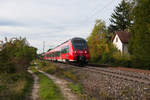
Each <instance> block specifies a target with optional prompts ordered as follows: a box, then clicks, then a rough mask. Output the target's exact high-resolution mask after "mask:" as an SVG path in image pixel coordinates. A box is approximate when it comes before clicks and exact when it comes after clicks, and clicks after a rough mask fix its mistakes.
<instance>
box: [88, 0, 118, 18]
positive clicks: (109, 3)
mask: <svg viewBox="0 0 150 100" xmlns="http://www.w3.org/2000/svg"><path fill="white" fill-rule="evenodd" d="M113 1H114V0H111V1H110V2H108V3H107V4H106V5H104V6H102V7H101V8H100V9H98V10H95V11H94V13H93V14H92V15H90V16H89V17H87V20H88V19H90V18H92V17H93V16H95V15H96V13H98V12H103V11H105V10H106V8H108V7H109V6H110V5H111V4H113ZM116 1H118V0H116Z"/></svg>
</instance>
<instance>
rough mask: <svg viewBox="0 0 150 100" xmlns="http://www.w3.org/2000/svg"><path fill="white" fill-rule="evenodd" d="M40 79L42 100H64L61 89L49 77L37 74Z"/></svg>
mask: <svg viewBox="0 0 150 100" xmlns="http://www.w3.org/2000/svg"><path fill="white" fill-rule="evenodd" d="M36 74H37V75H38V77H39V83H40V89H39V96H40V99H41V100H64V96H63V95H62V93H61V91H60V89H59V88H58V87H57V86H56V85H55V84H54V83H53V81H52V80H50V79H49V78H48V77H47V76H45V75H43V74H41V73H40V72H36Z"/></svg>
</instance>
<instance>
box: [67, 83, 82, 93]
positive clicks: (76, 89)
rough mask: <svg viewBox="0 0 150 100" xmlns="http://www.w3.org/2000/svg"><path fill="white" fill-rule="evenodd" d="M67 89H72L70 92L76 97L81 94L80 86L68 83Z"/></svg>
mask: <svg viewBox="0 0 150 100" xmlns="http://www.w3.org/2000/svg"><path fill="white" fill-rule="evenodd" d="M69 87H70V88H71V89H72V91H73V92H74V93H76V94H78V95H81V94H82V93H83V89H82V85H81V84H74V83H72V82H70V83H69Z"/></svg>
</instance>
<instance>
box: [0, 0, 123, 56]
mask: <svg viewBox="0 0 150 100" xmlns="http://www.w3.org/2000/svg"><path fill="white" fill-rule="evenodd" d="M120 2H121V0H0V40H4V38H5V37H7V38H8V39H10V38H12V37H20V36H21V37H23V38H26V39H27V40H28V42H29V43H30V45H31V46H34V47H36V48H38V53H42V52H43V44H45V48H44V51H47V50H48V49H49V48H54V47H55V46H57V45H59V44H61V43H62V42H65V41H66V40H68V39H71V38H73V37H82V38H85V39H86V38H87V37H88V36H89V35H90V33H91V31H92V29H93V27H94V24H95V20H96V19H101V20H104V21H105V22H106V25H107V26H108V25H109V24H110V21H109V18H110V16H111V14H112V13H113V10H114V9H115V7H116V6H117V5H118V3H120Z"/></svg>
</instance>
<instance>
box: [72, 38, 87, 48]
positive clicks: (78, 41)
mask: <svg viewBox="0 0 150 100" xmlns="http://www.w3.org/2000/svg"><path fill="white" fill-rule="evenodd" d="M72 43H73V47H74V49H75V50H86V49H87V43H86V41H85V40H81V39H74V40H73V42H72Z"/></svg>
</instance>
